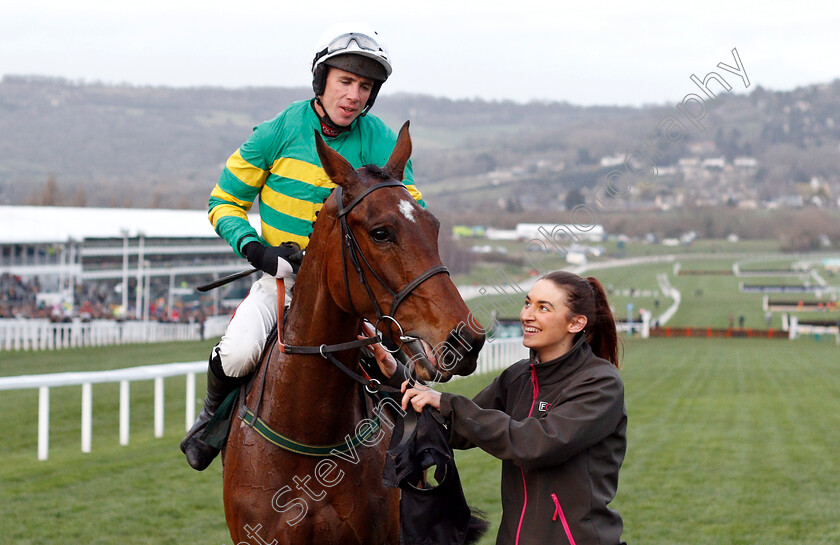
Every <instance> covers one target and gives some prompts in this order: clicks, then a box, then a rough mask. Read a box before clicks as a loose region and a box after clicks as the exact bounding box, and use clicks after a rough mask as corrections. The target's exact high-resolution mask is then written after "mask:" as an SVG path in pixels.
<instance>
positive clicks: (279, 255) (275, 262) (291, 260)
mask: <svg viewBox="0 0 840 545" xmlns="http://www.w3.org/2000/svg"><path fill="white" fill-rule="evenodd" d="M242 253H244V254H245V257H246V258H247V259H248V263H250V264H251V265H253V266H254V268H256V269H260V270H261V271H265V272H266V273H268V274H270V275H271V276H273V277H275V278H288V277H290V276H292V275H293V274H297V272H298V269H300V263H301V260H302V259H303V252H302V251H301V250H300V247H299V246H298V245H297V244H295V243H293V242H284V243H283V244H281V245H280V246H263V245H262V244H261V243H259V242H257V241H255V240H252V241H251V242H249V243H248V244H246V245H245V247H244V248H243V249H242Z"/></svg>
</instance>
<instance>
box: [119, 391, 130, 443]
mask: <svg viewBox="0 0 840 545" xmlns="http://www.w3.org/2000/svg"><path fill="white" fill-rule="evenodd" d="M128 384H129V383H128V381H127V380H121V381H120V444H121V445H127V444H128V396H129V392H128Z"/></svg>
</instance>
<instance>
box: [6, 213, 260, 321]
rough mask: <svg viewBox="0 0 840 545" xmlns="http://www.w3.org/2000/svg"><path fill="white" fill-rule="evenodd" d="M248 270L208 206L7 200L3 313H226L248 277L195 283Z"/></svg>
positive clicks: (171, 317)
mask: <svg viewBox="0 0 840 545" xmlns="http://www.w3.org/2000/svg"><path fill="white" fill-rule="evenodd" d="M258 222H259V220H258V219H257V218H254V219H252V223H253V224H254V225H255V226H256V228H257V229H258V230H259V226H258ZM245 268H248V264H247V262H245V261H244V260H242V259H241V258H239V257H238V256H236V255H235V254H234V253H233V251H232V250H231V248H230V246H228V244H227V243H226V242H225V241H223V240H222V239H221V238H219V236H218V235H217V234H216V233H215V232H214V230H213V228H212V226H211V225H210V223H209V221H208V219H207V214H206V212H204V211H198V210H163V209H119V208H72V207H47V206H0V318H3V317H7V318H8V317H19V318H31V317H47V315H49V317H50V318H52V319H53V320H54V321H55V320H68V319H72V318H79V317H81V318H83V319H84V318H129V319H130V318H135V319H151V320H155V319H157V320H163V321H183V320H185V319H186V316H185V312H187V311H189V312H201V313H202V314H218V313H222V312H224V311H223V310H222V307H224V303H225V299H226V298H227V297H230V299H231V300H236V301H237V302H238V300H239V299H241V296H242V295H244V291H245V289H247V287H246V286H247V285H249V284H250V283H249V282H248V280H247V279H246V280H244V281H240V282H239V283H234V284H231V285H229V286H227V287H226V288H223V289H220V290H215V291H214V292H210V293H209V294H207V295H206V296H202V298H199V296H198V295H199V294H198V293H197V292H196V291H195V286H197V285H200V284H202V283H205V282H209V281H211V280H213V279H216V278H219V277H221V276H224V275H227V274H230V273H232V272H236V271H240V270H243V269H245Z"/></svg>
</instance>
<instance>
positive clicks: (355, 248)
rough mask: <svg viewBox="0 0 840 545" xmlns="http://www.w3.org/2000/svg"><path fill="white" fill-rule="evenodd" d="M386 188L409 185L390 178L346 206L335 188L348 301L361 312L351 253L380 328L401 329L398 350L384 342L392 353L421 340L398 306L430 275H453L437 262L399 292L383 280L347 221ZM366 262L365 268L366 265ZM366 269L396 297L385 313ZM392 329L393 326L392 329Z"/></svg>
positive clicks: (337, 188)
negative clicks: (408, 330)
mask: <svg viewBox="0 0 840 545" xmlns="http://www.w3.org/2000/svg"><path fill="white" fill-rule="evenodd" d="M385 187H402V188H403V189H405V184H403V183H402V182H400V181H398V180H393V179H391V180H387V181H385V182H382V183H378V184H376V185H374V186H371V187H369V188H367V189H366V190H365V191H364V192H363V193H362V194H361V195H359V196H358V197H356V198H355V199H354V200H353V202H351V203H350V204H348V205H347V206H344V198H343V196H344V192H343V189H342V187H341V186H337V187H336V189H335V192H336V195H335V198H336V200H337V201H338V220H339V223H340V224H341V237H342V240H343V244H342V245H341V265H342V270H343V272H344V291H345V294H346V296H347V301H348V302H349V303H350V307H351V308H352V309H353V312H354V313H356V314H359V312H358V311H357V310H356V308H355V306H354V305H353V299H352V298H351V297H350V280H349V277H348V274H347V257H348V255H349V257H350V262H351V263H352V264H353V268H354V269H355V270H356V274H358V275H359V282H360V283H361V284H362V286H364V288H365V291H366V292H367V294H368V298H369V299H370V301H371V303H373V307H374V309H375V310H376V317H377V320H376V328H377V329H378V328H379V324H380V323H381V322H383V321H390V322H393V324H394V325H395V326H397V329H398V330H399V339H398V340H399V343H397V342H394V344H395V345H397V348H396V349H393V350H391V349H390V348H388V347H386V346H384V345H383V347H384V348H385V349H386V350H388V351H389V352H392V353H393V352H396V351H398V350H399V349H400V347H401V346H402V343H404V342H408V341H413V340H417V339H416V338H415V337H407V336H406V335H405V334H404V332H403V328H402V326H401V325H400V323H399V322H398V321H397V319H396V318H395V316H396V313H397V307H399V306H400V303H402V302H403V301H404V300H405V298H406V297H408V296H409V295H410V294H411V292H412V291H414V290H415V289H416V288H417V287H418V286H419V285H420V284H422V283H423V282H425V281H426V280H428V279H429V278H431V277H433V276H435V275H436V274H440V273H446V274H449V269H447V268H446V267H445V266H444V265H437V266H434V267H431V268H429V269H428V270H426V271H425V272H424V273H422V274H420V275H419V276H418V277H417V278H415V279H414V280H412V281H411V282H409V283H408V284H407V285H406V286H405V287H404V288H403V289H401V290H400V291H399V292H395V291H394V290H392V289H391V288H390V287H389V286H388V285H387V284H386V283H385V282H384V281H383V280H382V278H380V276H379V275H378V274H376V271H375V270H373V267H371V265H370V261H368V259H367V258H366V257H365V254H364V253H363V252H362V249H361V247H360V246H359V242H358V241H357V240H356V237H355V236H354V235H353V231H352V230H351V229H350V226H349V225H348V224H347V214H348V213H349V212H350V211H351V210H353V208H355V207H356V205H357V204H359V203H360V202H362V200H363V199H364V198H365V197H367V196H368V195H370V194H371V193H373V192H374V191H376V190H377V189H382V188H385ZM363 263H364V265H365V267H362V264H363ZM365 268H367V270H368V271H370V273H371V274H372V275H373V277H374V278H375V279H376V281H377V282H379V284H380V285H381V286H382V287H383V288H384V289H385V291H386V292H387V293H388V294H390V295H391V296H392V297H393V301H392V302H391V308H390V309H389V310H388V313H387V314H385V313H384V312H382V308H381V307H380V306H379V302H378V301H377V300H376V297H375V296H374V294H373V290H372V289H371V287H370V283H369V282H368V279H367V276H366V274H365ZM388 330H389V331H390V327H389V328H388ZM391 340H392V341H394V339H393V338H392V339H391Z"/></svg>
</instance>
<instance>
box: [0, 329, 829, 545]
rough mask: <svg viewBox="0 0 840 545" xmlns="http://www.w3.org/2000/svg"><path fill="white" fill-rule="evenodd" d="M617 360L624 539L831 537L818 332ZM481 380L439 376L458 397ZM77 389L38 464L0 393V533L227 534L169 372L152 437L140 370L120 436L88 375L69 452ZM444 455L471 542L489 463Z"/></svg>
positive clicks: (491, 474)
mask: <svg viewBox="0 0 840 545" xmlns="http://www.w3.org/2000/svg"><path fill="white" fill-rule="evenodd" d="M208 347H209V345H208V344H207V343H173V344H169V345H165V346H163V347H160V346H158V347H156V346H130V347H116V348H108V349H90V350H69V351H65V352H63V353H62V354H63V355H62V356H61V361H62V362H65V363H67V362H69V363H67V365H69V366H70V367H71V368H73V369H87V370H92V369H96V368H113V367H120V366H129V365H136V364H140V363H154V362H163V361H192V360H198V359H202V358H203V357H204V356H205V354H206V353H207V351H208ZM56 358H58V356H57V355H56V354H55V353H52V354H43V353H42V354H33V353H27V354H19V353H2V354H0V375H10V374H22V373H27V372H50V368H51V367H52V366H53V365H54V363H53V362H57V361H59V360H58V359H56ZM115 362H119V363H115ZM62 370H67V367H66V366H63V367H62ZM622 374H623V377H624V379H625V384H626V394H627V407H628V412H629V417H630V423H629V431H628V437H629V447H628V453H627V459H626V461H625V465H624V467H623V469H622V472H621V482H620V486H619V494H618V497H617V498H616V501H615V502H614V504H613V506H614V507H616V508H617V509H619V510H620V511H621V513H622V515H623V517H624V520H625V534H624V537H625V539H626V540H627V541H628V542H629V543H631V545H632V544H634V543H635V544H662V545H666V544H667V545H672V544H691V545H696V544H706V543H708V544H716V545H717V544H721V543H723V544H750V545H752V544H758V543H761V544H775V543H779V544H782V543H784V544H788V543H789V544H820V543H825V544H829V543H840V517H838V513H840V511H838V506H840V456H838V454H837V450H838V447H840V347H838V346H836V345H834V343H833V342H827V341H826V340H825V339H824V340H823V341H822V342H816V341H814V340H813V339H801V340H797V341H793V342H791V341H767V340H760V339H661V338H659V339H649V340H646V341H641V340H636V339H630V340H628V341H627V342H626V345H625V360H624V369H623V371H622ZM490 379H491V377H490V376H480V377H472V378H467V379H463V380H460V381H457V382H456V383H453V384H451V385H447V386H446V387H445V389H447V390H449V391H454V392H459V393H463V394H467V395H469V394H472V393H474V392H476V391H477V390H478V389H479V388H480V387H481V386H482V385H484V384H486V383H487V382H489V380H490ZM80 390H81V388H80V387H67V388H55V389H52V390H51V407H50V409H51V410H50V414H51V435H50V458H49V460H47V461H45V462H39V461H37V459H36V439H37V438H36V435H37V434H36V429H37V426H36V424H37V392H36V391H21V392H2V393H0V409H2V411H3V415H4V417H3V419H2V424H0V430H2V431H3V439H2V441H0V453H1V454H2V458H1V459H2V461H3V464H2V466H0V542H2V543H4V544H12V543H14V544H30V543H31V544H35V543H38V544H41V543H73V544H78V543H85V544H135V543H136V544H168V543H171V544H178V545H183V544H191V543H201V544H204V543H206V544H212V545H218V544H220V543H226V544H230V543H231V541H230V537H229V535H228V534H227V530H226V528H225V525H224V517H223V513H222V501H221V479H220V471H221V466H220V464H218V463H214V464H213V466H211V468H210V469H208V470H207V471H205V472H203V473H197V472H195V471H192V470H191V469H189V468H188V467H187V466H186V464H185V463H184V461H183V458H182V455H181V453H180V451H179V450H178V442H179V440H180V438H181V435H182V433H183V430H184V414H183V403H184V401H183V392H184V381H183V379H168V380H167V381H166V421H165V436H164V437H163V438H161V439H155V438H154V437H153V427H152V383H151V381H150V382H148V383H144V382H140V383H133V384H132V386H131V398H132V412H131V441H130V444H129V445H128V446H120V445H119V444H118V431H117V429H118V417H117V414H118V396H117V393H118V392H117V390H118V387H117V385H95V386H94V388H93V400H94V408H93V415H94V423H93V452H92V453H90V454H82V453H81V452H80V439H79V430H80V424H79V419H80ZM202 394H203V388H202V387H199V391H198V395H199V396H201V395H202ZM458 465H459V470H460V472H461V477H462V480H463V481H464V484H465V491H466V495H467V498H468V500H469V502H470V503H471V504H472V505H474V506H476V507H478V508H481V509H483V510H484V511H486V512H487V513H488V514H489V516H490V518H491V520H492V522H493V528H492V529H491V535H489V536H488V537H486V538H485V539H484V540H483V541H482V544H489V543H493V542H494V540H495V530H496V525H497V524H498V520H499V516H500V511H499V509H500V507H499V505H500V504H499V497H498V489H499V463H498V462H497V461H495V460H494V459H492V458H490V457H489V456H487V455H485V454H483V453H482V452H480V451H468V452H459V453H458ZM559 486H562V483H561V484H559Z"/></svg>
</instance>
